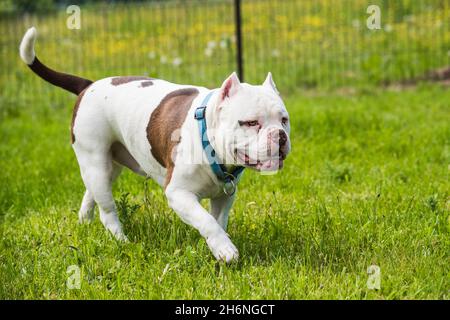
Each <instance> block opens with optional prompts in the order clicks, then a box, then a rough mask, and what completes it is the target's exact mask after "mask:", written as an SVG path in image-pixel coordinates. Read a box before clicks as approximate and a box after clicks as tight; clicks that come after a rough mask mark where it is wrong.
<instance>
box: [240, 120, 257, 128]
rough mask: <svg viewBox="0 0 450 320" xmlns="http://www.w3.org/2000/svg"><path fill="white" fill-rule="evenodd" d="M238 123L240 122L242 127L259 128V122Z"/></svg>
mask: <svg viewBox="0 0 450 320" xmlns="http://www.w3.org/2000/svg"><path fill="white" fill-rule="evenodd" d="M238 122H239V125H240V126H246V127H254V126H257V125H258V124H259V123H258V120H251V121H241V120H239V121H238Z"/></svg>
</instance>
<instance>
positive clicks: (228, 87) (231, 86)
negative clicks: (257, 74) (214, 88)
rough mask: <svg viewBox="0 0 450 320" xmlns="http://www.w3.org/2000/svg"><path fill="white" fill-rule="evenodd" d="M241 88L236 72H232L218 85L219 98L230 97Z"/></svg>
mask: <svg viewBox="0 0 450 320" xmlns="http://www.w3.org/2000/svg"><path fill="white" fill-rule="evenodd" d="M240 88H241V82H240V81H239V78H238V76H237V75H236V72H233V73H232V74H231V75H230V76H229V77H228V78H227V79H226V80H225V81H224V82H223V84H222V86H221V87H220V98H221V101H223V100H225V99H226V98H229V97H232V96H233V95H234V94H236V92H238V91H239V89H240Z"/></svg>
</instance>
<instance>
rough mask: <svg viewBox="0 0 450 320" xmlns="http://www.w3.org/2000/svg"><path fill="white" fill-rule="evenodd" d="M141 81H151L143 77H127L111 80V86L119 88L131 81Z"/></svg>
mask: <svg viewBox="0 0 450 320" xmlns="http://www.w3.org/2000/svg"><path fill="white" fill-rule="evenodd" d="M142 80H152V78H149V77H143V76H128V77H115V78H112V79H111V84H112V85H113V86H120V85H121V84H125V83H128V82H132V81H142Z"/></svg>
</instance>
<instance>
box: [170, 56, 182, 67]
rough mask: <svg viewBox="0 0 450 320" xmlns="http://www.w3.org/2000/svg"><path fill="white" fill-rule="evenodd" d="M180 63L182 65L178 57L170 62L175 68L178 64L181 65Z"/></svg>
mask: <svg viewBox="0 0 450 320" xmlns="http://www.w3.org/2000/svg"><path fill="white" fill-rule="evenodd" d="M182 63H183V60H181V58H179V57H177V58H175V59H173V61H172V64H173V65H174V66H175V67H178V66H179V65H180V64H182Z"/></svg>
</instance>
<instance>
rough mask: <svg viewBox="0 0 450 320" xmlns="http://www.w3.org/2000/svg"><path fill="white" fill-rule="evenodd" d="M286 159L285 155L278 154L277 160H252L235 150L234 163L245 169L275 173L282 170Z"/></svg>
mask: <svg viewBox="0 0 450 320" xmlns="http://www.w3.org/2000/svg"><path fill="white" fill-rule="evenodd" d="M285 159H286V155H285V154H280V155H279V157H278V158H269V159H266V160H262V161H261V160H259V159H257V160H255V159H252V158H251V157H250V156H249V155H248V154H246V153H244V154H241V153H239V152H238V151H237V150H235V160H236V163H237V164H239V165H242V166H244V167H246V168H250V169H253V170H256V171H277V170H279V169H282V168H283V162H284V160H285Z"/></svg>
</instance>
